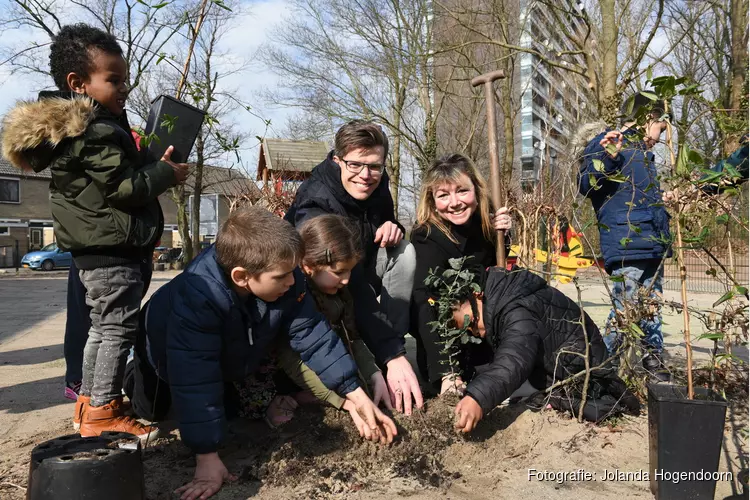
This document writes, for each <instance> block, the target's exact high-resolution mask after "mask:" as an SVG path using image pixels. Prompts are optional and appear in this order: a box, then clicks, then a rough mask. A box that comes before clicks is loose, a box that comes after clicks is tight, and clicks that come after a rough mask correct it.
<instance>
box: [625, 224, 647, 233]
mask: <svg viewBox="0 0 750 500" xmlns="http://www.w3.org/2000/svg"><path fill="white" fill-rule="evenodd" d="M628 229H629V230H631V231H633V232H634V233H635V234H641V233H642V232H643V230H642V229H641V228H640V227H638V226H634V225H633V224H631V223H629V222H628Z"/></svg>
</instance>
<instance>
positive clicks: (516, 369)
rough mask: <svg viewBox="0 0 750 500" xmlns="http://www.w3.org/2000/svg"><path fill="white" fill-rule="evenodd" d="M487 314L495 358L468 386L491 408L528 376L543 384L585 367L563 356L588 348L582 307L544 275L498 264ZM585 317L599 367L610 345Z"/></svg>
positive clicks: (604, 374) (607, 375) (487, 293)
mask: <svg viewBox="0 0 750 500" xmlns="http://www.w3.org/2000/svg"><path fill="white" fill-rule="evenodd" d="M483 318H484V325H485V329H486V332H487V335H486V340H487V341H488V342H489V343H490V344H491V345H492V347H493V349H494V359H493V361H492V362H491V363H490V365H489V366H486V367H484V368H483V369H480V370H478V371H479V374H478V375H477V376H476V377H475V378H474V379H473V380H472V381H471V382H470V383H469V384H468V387H467V389H466V392H467V394H468V395H469V396H471V397H472V398H474V399H475V400H476V401H477V402H478V403H479V405H480V406H481V407H482V410H484V412H485V413H486V412H489V411H490V410H492V409H493V408H494V407H495V406H497V405H499V404H500V403H501V402H503V401H504V400H505V399H507V398H508V397H509V396H510V395H511V394H512V393H513V391H515V390H516V389H518V388H519V387H520V386H521V384H523V382H524V381H525V380H528V381H529V383H531V385H533V386H534V387H535V388H536V389H539V390H542V389H545V388H547V387H549V386H551V385H552V384H554V383H555V382H557V381H560V380H564V379H566V378H568V377H569V376H570V375H573V374H575V373H578V372H580V371H582V370H584V369H585V365H584V360H583V358H581V357H580V356H577V355H574V354H560V355H559V357H558V354H559V353H560V352H561V351H563V350H565V351H572V352H578V353H582V352H585V350H586V343H585V340H584V334H583V328H582V326H581V309H580V308H579V307H578V305H577V304H576V303H575V302H573V301H572V300H571V299H569V298H568V297H566V296H565V295H564V294H563V293H562V292H560V291H559V290H557V289H555V288H552V287H550V286H548V285H547V283H546V282H545V281H544V279H542V278H541V277H539V276H537V275H535V274H533V273H531V272H529V271H527V270H523V269H519V268H514V269H513V270H512V271H505V270H502V269H498V268H492V269H491V270H490V271H489V273H488V275H487V282H486V284H485V287H484V300H483ZM583 318H584V324H585V325H586V335H587V337H588V339H589V341H590V350H589V360H590V366H591V367H595V366H598V365H600V364H601V363H602V362H604V361H605V360H606V359H607V357H608V356H607V348H606V346H605V345H604V341H603V340H602V337H601V335H600V334H599V329H598V328H597V327H596V325H595V324H594V322H593V321H592V319H591V318H590V317H589V315H588V314H585V313H584V315H583ZM597 377H599V378H604V379H612V378H615V379H616V376H615V375H613V374H612V373H611V369H607V370H601V371H598V372H595V373H592V378H597ZM636 404H637V403H636Z"/></svg>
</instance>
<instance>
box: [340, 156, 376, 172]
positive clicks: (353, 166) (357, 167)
mask: <svg viewBox="0 0 750 500" xmlns="http://www.w3.org/2000/svg"><path fill="white" fill-rule="evenodd" d="M340 160H341V161H342V162H344V165H346V169H347V170H348V171H349V172H351V173H353V174H358V173H360V172H361V171H362V169H363V168H365V167H367V168H368V170H370V174H372V175H380V174H382V173H383V170H385V165H383V164H382V163H362V162H361V161H351V160H345V159H343V158H340Z"/></svg>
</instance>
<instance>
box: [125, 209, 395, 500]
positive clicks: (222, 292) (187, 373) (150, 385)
mask: <svg viewBox="0 0 750 500" xmlns="http://www.w3.org/2000/svg"><path fill="white" fill-rule="evenodd" d="M301 253H302V243H301V240H300V237H299V235H298V234H297V232H296V231H295V230H294V228H293V227H292V226H291V225H290V224H289V223H288V222H286V221H284V220H283V219H280V218H278V217H276V216H274V215H272V214H271V213H269V212H267V211H266V210H264V209H262V208H256V207H253V208H250V209H247V210H242V211H237V212H234V213H233V214H232V215H230V217H229V218H228V219H227V220H226V221H225V222H224V224H223V225H222V227H221V230H220V232H219V235H218V238H217V241H216V243H215V244H214V245H212V246H210V247H209V248H208V249H207V250H205V251H203V252H202V253H201V254H200V255H199V256H198V257H197V258H196V259H195V260H194V261H193V262H192V263H191V264H190V265H189V266H188V267H187V269H185V271H184V272H183V273H182V274H180V275H179V276H177V277H176V278H175V279H173V280H172V281H170V282H169V283H167V284H166V285H164V286H162V287H161V288H160V289H159V290H158V291H156V293H154V295H153V296H152V297H151V299H150V300H149V302H148V303H147V304H146V305H145V306H144V307H143V312H142V314H141V327H142V333H143V335H141V339H140V342H139V343H138V344H137V345H136V350H135V356H134V359H133V364H134V369H133V370H130V372H129V373H130V374H131V375H132V377H133V378H134V380H133V381H132V383H126V388H129V389H130V390H131V392H132V393H131V394H128V395H129V396H130V397H131V401H132V405H133V410H134V411H135V413H136V414H137V415H138V416H140V417H143V418H147V419H149V420H159V419H161V418H163V417H164V416H165V415H166V412H167V411H168V410H169V409H170V407H174V410H175V413H176V418H177V420H178V422H179V429H180V436H181V438H182V441H183V442H184V443H185V444H186V445H187V446H188V447H189V448H190V449H191V450H192V451H193V452H194V453H196V455H197V456H196V469H195V476H194V479H193V480H192V481H191V482H190V483H188V484H186V485H185V486H183V487H181V488H179V489H178V490H177V492H178V493H180V494H181V495H182V496H181V498H182V499H183V500H192V499H196V498H207V497H208V496H210V495H212V494H214V493H215V492H217V491H218V490H219V489H220V488H221V485H222V484H223V482H224V481H225V480H227V479H228V478H230V477H231V476H230V474H229V472H228V471H227V469H226V467H225V466H224V464H223V463H222V461H221V459H220V458H219V455H218V453H217V451H218V449H219V446H220V445H221V443H222V441H223V440H224V438H225V433H226V431H225V427H226V411H225V400H224V396H225V395H224V387H225V383H227V382H232V381H240V380H243V379H244V378H246V377H248V376H249V375H251V374H252V373H253V372H254V371H255V370H257V368H258V366H259V364H260V363H261V361H262V360H263V359H264V358H265V356H266V355H267V353H268V351H269V348H271V347H272V346H273V345H274V343H277V342H286V343H289V345H290V346H291V348H292V349H293V350H295V351H296V352H298V353H299V354H300V357H301V358H302V361H304V363H305V364H306V365H307V366H309V367H310V368H311V369H312V370H313V371H315V373H316V374H317V375H318V377H319V378H320V380H321V381H322V382H323V383H324V384H325V385H326V387H328V388H329V389H331V390H333V391H335V392H336V393H338V394H339V395H341V396H342V397H345V398H347V399H348V400H350V401H351V402H352V403H353V404H354V405H355V406H356V407H357V409H358V411H359V413H360V414H361V415H362V416H364V417H365V420H366V421H367V422H368V426H367V428H366V429H365V437H367V438H369V439H372V440H380V441H381V442H384V443H385V442H391V441H392V439H393V436H394V435H395V434H396V428H395V425H394V424H393V421H391V420H390V419H389V418H388V417H386V416H385V415H383V413H381V412H380V410H379V409H378V408H377V407H376V406H375V405H374V404H373V403H372V401H371V400H370V399H369V398H368V396H367V395H366V393H365V392H364V390H363V389H362V388H361V387H360V386H359V383H358V382H357V367H356V365H355V364H354V361H353V360H352V359H351V358H350V357H349V355H348V354H347V351H346V348H345V346H344V344H343V343H342V341H341V340H340V339H339V337H338V335H336V333H335V332H334V331H333V330H332V329H331V326H330V325H329V323H328V322H327V321H326V320H325V318H324V316H323V315H322V314H321V313H320V312H318V311H317V310H316V308H315V303H314V301H313V299H312V297H311V296H310V295H309V293H308V290H307V288H306V285H305V279H304V277H303V276H302V274H301V271H300V270H299V269H298V268H297V265H298V263H299V261H300V257H301Z"/></svg>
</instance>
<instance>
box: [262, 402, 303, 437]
mask: <svg viewBox="0 0 750 500" xmlns="http://www.w3.org/2000/svg"><path fill="white" fill-rule="evenodd" d="M297 406H298V405H297V401H295V400H294V398H293V397H291V396H276V397H275V398H273V400H272V401H271V404H269V405H268V409H267V410H266V418H265V420H266V424H268V426H269V427H270V428H271V429H275V428H277V427H278V426H280V425H283V424H286V423H287V422H290V421H291V420H292V419H293V418H294V410H296V409H297Z"/></svg>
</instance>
